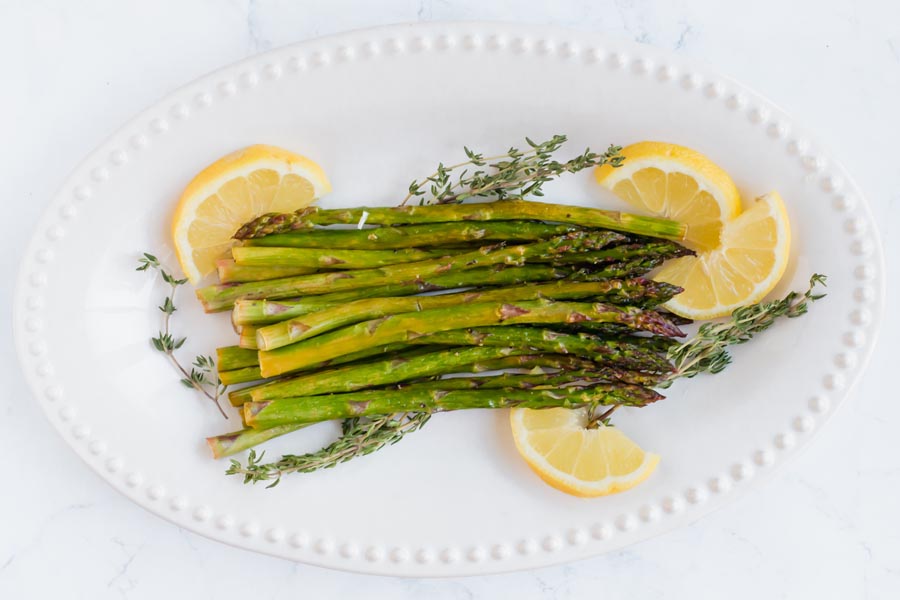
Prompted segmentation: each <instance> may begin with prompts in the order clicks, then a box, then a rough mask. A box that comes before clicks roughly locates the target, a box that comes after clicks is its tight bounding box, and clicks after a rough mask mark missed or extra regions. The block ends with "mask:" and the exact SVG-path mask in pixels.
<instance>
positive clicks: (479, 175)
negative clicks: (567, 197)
mask: <svg viewBox="0 0 900 600" xmlns="http://www.w3.org/2000/svg"><path fill="white" fill-rule="evenodd" d="M566 140H567V138H566V136H564V135H554V136H553V137H552V138H550V139H549V140H547V141H545V142H534V141H532V140H531V139H530V138H525V142H526V143H527V144H528V146H529V148H528V149H527V150H520V149H518V148H515V147H511V148H510V149H509V150H507V152H506V153H505V154H500V155H498V156H490V157H487V158H485V156H484V155H483V154H481V153H478V152H475V151H473V150H470V149H469V148H467V147H464V148H463V149H464V151H465V153H466V157H467V158H468V160H466V161H463V162H461V163H458V164H455V165H450V166H445V165H444V164H443V163H440V164H438V166H437V169H436V170H435V172H434V173H432V174H431V175H429V176H428V177H425V178H424V179H422V180H421V181H420V180H417V179H414V180H413V182H412V183H410V184H409V192H408V193H407V195H406V197H405V198H404V199H403V202H401V203H400V204H401V206H402V205H404V204H406V203H407V202H409V201H410V200H412V199H413V198H418V200H419V204H420V205H421V204H452V203H460V202H462V201H464V200H466V199H468V198H483V197H491V198H494V199H497V200H501V199H503V198H508V197H523V196H530V195H533V196H543V195H544V193H543V189H542V188H543V185H544V184H545V183H547V182H548V181H551V180H552V179H554V178H555V177H559V176H560V175H562V174H564V173H577V172H578V171H581V170H582V169H586V168H588V167H595V166H599V165H604V164H610V165H612V166H613V167H619V166H621V164H622V162H623V161H624V160H625V157H624V156H622V155H621V154H620V152H621V151H622V148H621V147H620V146H610V147H609V148H608V149H607V150H606V152H603V153H602V154H597V153H596V152H591V149H590V148H587V149H585V151H584V152H582V153H581V154H579V155H578V156H576V157H574V158H571V159H569V160H567V161H564V162H559V161H558V160H556V159H554V158H553V154H554V153H555V152H556V151H558V150H559V149H560V148H561V147H562V145H563V144H565V143H566ZM473 168H474V170H472V169H473ZM460 169H462V171H459V170H460ZM454 172H458V174H456V177H455V178H454V176H453V175H454ZM427 194H430V195H431V198H430V199H428V198H426V195H427Z"/></svg>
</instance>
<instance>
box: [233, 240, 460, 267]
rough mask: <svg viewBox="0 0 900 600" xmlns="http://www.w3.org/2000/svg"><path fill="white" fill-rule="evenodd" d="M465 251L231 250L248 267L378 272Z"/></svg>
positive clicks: (261, 248) (259, 248)
mask: <svg viewBox="0 0 900 600" xmlns="http://www.w3.org/2000/svg"><path fill="white" fill-rule="evenodd" d="M461 253H462V251H459V250H456V251H447V250H441V249H434V250H420V249H419V248H403V249H399V250H343V249H335V248H329V249H319V248H269V247H257V246H235V247H234V248H232V249H231V255H232V257H233V258H234V262H235V263H237V264H238V265H241V266H247V267H290V268H293V267H300V268H306V269H335V270H346V269H375V268H378V267H386V266H388V265H398V264H402V263H411V262H419V261H423V260H429V259H434V258H440V257H442V256H447V255H448V254H461Z"/></svg>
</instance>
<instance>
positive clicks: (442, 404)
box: [241, 383, 662, 429]
mask: <svg viewBox="0 0 900 600" xmlns="http://www.w3.org/2000/svg"><path fill="white" fill-rule="evenodd" d="M661 398H662V396H661V395H660V394H659V393H657V392H655V391H653V390H651V389H649V388H645V387H641V386H636V385H629V384H625V383H609V384H598V385H595V386H594V387H590V388H585V389H581V388H560V389H556V390H517V389H480V390H449V391H446V390H430V389H424V390H421V391H418V390H406V391H402V392H397V391H395V390H368V391H364V392H351V393H349V394H334V395H329V396H308V397H299V398H282V399H279V400H266V401H263V402H248V403H246V404H244V406H243V408H242V410H241V412H242V414H243V417H244V420H245V421H246V422H247V425H248V426H250V427H253V428H255V429H256V428H261V429H265V428H268V427H275V426H277V425H286V424H301V423H304V424H306V423H318V422H321V421H332V420H335V419H348V418H352V417H368V416H375V415H387V414H394V413H401V412H407V411H428V412H432V413H434V412H443V411H450V410H461V409H472V408H511V407H522V408H552V407H566V408H578V407H582V406H598V405H625V406H646V405H647V404H650V403H652V402H655V401H657V400H660V399H661Z"/></svg>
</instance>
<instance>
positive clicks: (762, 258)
mask: <svg viewBox="0 0 900 600" xmlns="http://www.w3.org/2000/svg"><path fill="white" fill-rule="evenodd" d="M790 246H791V228H790V225H789V223H788V216H787V211H786V210H785V207H784V202H783V201H782V200H781V196H779V195H778V193H777V192H771V193H769V194H766V195H764V196H762V197H760V198H757V199H756V201H755V202H754V203H753V204H752V205H751V206H750V207H749V208H748V209H747V210H745V211H744V212H743V213H741V214H740V215H738V216H737V217H736V218H735V219H734V220H732V221H729V222H727V223H725V224H724V227H723V229H722V244H721V246H720V247H718V248H716V249H714V250H710V251H708V252H702V253H699V254H698V255H697V256H683V257H681V258H676V259H675V260H671V261H669V262H667V263H665V264H664V265H663V266H662V267H661V268H660V269H659V271H657V273H656V274H655V275H654V276H653V278H654V279H656V280H658V281H665V282H667V283H672V284H675V285H678V286H681V287H683V288H684V291H683V292H682V293H680V294H678V295H677V296H675V297H674V298H672V300H670V301H669V302H667V303H666V306H667V307H668V308H669V310H671V311H672V312H675V313H677V314H679V315H682V316H686V317H690V318H692V319H711V318H714V317H720V316H722V315H727V314H730V313H731V312H732V311H733V310H734V309H735V308H738V307H740V306H744V305H747V304H753V303H754V302H758V301H759V300H761V299H762V298H763V297H764V296H765V295H766V294H768V293H769V292H770V291H771V290H772V288H774V287H775V285H776V284H777V283H778V280H779V279H781V276H782V275H783V274H784V270H785V269H786V268H787V263H788V258H789V256H790Z"/></svg>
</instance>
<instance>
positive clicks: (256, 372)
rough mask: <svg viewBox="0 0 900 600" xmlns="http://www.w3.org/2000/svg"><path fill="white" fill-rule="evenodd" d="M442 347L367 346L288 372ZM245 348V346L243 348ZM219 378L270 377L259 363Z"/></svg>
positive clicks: (234, 380)
mask: <svg viewBox="0 0 900 600" xmlns="http://www.w3.org/2000/svg"><path fill="white" fill-rule="evenodd" d="M438 349H440V348H439V347H429V346H427V345H422V346H418V347H414V348H410V347H408V345H406V344H387V345H385V346H376V347H374V348H366V349H364V350H360V351H358V352H351V353H349V354H345V355H344V356H339V357H337V358H335V359H332V360H326V361H322V362H320V363H316V364H313V365H309V366H308V367H306V368H304V369H296V370H295V371H290V372H288V373H286V374H295V373H297V372H298V371H308V370H315V369H324V368H326V367H333V366H336V365H343V364H347V363H353V362H356V361H360V360H363V359H367V358H370V357H372V356H378V355H381V354H391V353H394V356H395V357H397V358H410V357H413V356H418V355H420V354H427V353H428V352H433V351H434V350H438ZM241 350H243V348H241ZM248 352H253V354H258V353H257V352H256V351H253V350H248ZM219 379H221V380H222V383H223V384H225V385H234V384H238V383H248V382H251V381H259V380H261V379H268V378H267V377H263V375H262V373H261V372H260V369H259V363H258V361H257V363H256V364H255V365H250V366H247V367H242V368H238V369H234V370H231V371H220V372H219ZM247 389H248V388H244V389H242V390H236V391H233V392H230V393H229V396H234V395H236V394H241V393H245V392H246V391H247Z"/></svg>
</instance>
